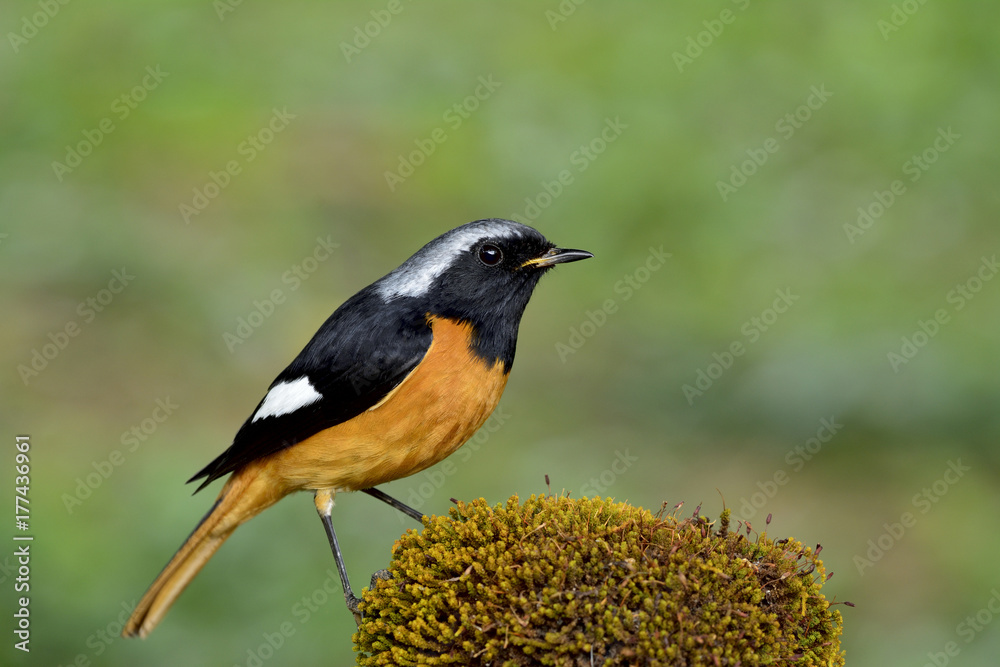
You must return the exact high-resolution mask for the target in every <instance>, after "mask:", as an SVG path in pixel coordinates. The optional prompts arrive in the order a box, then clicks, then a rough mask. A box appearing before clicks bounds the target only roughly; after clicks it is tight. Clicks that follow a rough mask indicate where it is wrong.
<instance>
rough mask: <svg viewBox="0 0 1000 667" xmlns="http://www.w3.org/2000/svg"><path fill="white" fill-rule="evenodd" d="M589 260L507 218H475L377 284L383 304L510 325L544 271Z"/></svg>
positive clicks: (581, 254)
mask: <svg viewBox="0 0 1000 667" xmlns="http://www.w3.org/2000/svg"><path fill="white" fill-rule="evenodd" d="M588 257H593V255H592V254H591V253H589V252H587V251H585V250H569V249H563V248H557V247H556V245H555V244H554V243H552V242H551V241H549V240H547V239H546V238H545V237H544V236H542V234H541V233H540V232H538V231H537V230H536V229H533V228H531V227H528V226H527V225H522V224H521V223H518V222H513V221H511V220H501V219H496V218H494V219H488V220H477V221H475V222H470V223H468V224H465V225H462V226H461V227H456V228H455V229H452V230H451V231H449V232H445V233H444V234H442V235H441V236H439V237H437V238H436V239H434V240H433V241H431V242H430V243H428V244H427V245H425V246H424V247H423V248H421V249H420V250H418V251H417V252H416V253H415V254H414V255H413V256H412V257H410V258H409V259H408V260H406V261H405V262H404V263H403V264H402V265H401V266H400V267H399V268H397V269H396V270H395V271H393V272H392V273H390V274H389V275H387V276H385V277H384V278H382V279H381V280H379V281H378V282H377V283H376V284H375V285H374V287H375V288H376V290H377V291H378V293H379V295H380V296H382V298H383V299H384V300H385V301H387V302H392V301H395V300H397V299H406V298H411V299H415V300H417V301H419V302H421V306H422V307H424V308H426V309H427V310H428V312H430V313H432V314H434V315H440V316H443V317H450V318H455V319H462V320H468V321H471V322H473V323H474V324H477V325H483V324H492V320H493V319H495V318H499V319H502V320H505V321H507V322H508V323H510V321H511V320H513V324H514V326H515V327H516V324H517V321H518V320H519V319H520V317H521V313H522V312H523V311H524V307H525V306H526V305H527V303H528V300H529V299H530V298H531V293H532V291H533V290H534V288H535V285H536V284H537V283H538V280H539V278H541V277H542V274H544V273H545V272H546V271H547V270H548V269H550V268H552V267H553V266H555V265H556V264H563V263H565V262H574V261H577V260H580V259H586V258H588Z"/></svg>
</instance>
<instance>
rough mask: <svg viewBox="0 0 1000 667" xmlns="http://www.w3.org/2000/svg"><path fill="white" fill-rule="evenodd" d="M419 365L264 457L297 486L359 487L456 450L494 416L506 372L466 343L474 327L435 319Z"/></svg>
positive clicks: (269, 469)
mask: <svg viewBox="0 0 1000 667" xmlns="http://www.w3.org/2000/svg"><path fill="white" fill-rule="evenodd" d="M430 322H431V328H432V330H433V333H434V338H433V342H432V343H431V345H430V347H429V348H428V350H427V353H426V355H425V356H424V358H423V360H422V361H421V362H420V364H418V365H417V367H416V368H414V369H413V371H411V372H410V374H409V375H408V376H406V378H405V379H404V380H403V382H401V383H400V384H399V385H398V386H397V387H396V388H395V389H393V390H392V392H390V393H389V395H388V396H386V397H385V398H384V399H382V401H381V402H379V403H378V404H377V405H375V406H373V407H372V408H369V409H368V410H367V411H365V412H362V413H361V414H360V415H358V416H357V417H354V418H353V419H351V420H349V421H346V422H344V423H342V424H338V425H337V426H334V427H332V428H328V429H326V430H324V431H320V432H319V433H317V434H316V435H313V436H312V437H310V438H307V439H306V440H303V441H302V442H299V443H298V444H296V445H293V446H292V447H289V448H288V449H285V450H282V451H281V452H278V453H277V454H274V455H273V456H271V457H268V458H267V459H265V460H264V461H261V464H262V465H263V467H264V468H266V469H267V473H268V475H269V476H273V477H272V478H274V477H276V478H277V479H279V480H281V481H282V482H284V484H285V485H286V487H287V488H288V490H289V491H293V490H296V489H323V488H332V489H335V490H359V489H366V488H368V487H371V486H375V485H377V484H382V483H384V482H388V481H391V480H394V479H399V478H401V477H406V476H408V475H412V474H414V473H416V472H419V471H421V470H423V469H424V468H427V467H428V466H431V465H434V464H435V463H437V462H438V461H441V460H442V459H444V458H445V457H446V456H448V455H449V454H451V453H452V452H454V451H455V450H456V449H458V448H459V447H460V446H461V445H462V444H463V443H464V442H465V441H466V440H468V439H469V438H470V437H472V435H473V434H474V433H475V432H476V429H478V428H479V427H480V426H482V424H483V422H485V421H486V419H487V418H488V417H489V416H490V413H492V412H493V409H494V408H495V407H496V405H497V402H498V401H499V400H500V395H501V394H502V393H503V388H504V386H505V385H506V384H507V375H506V374H505V373H504V372H503V363H501V362H496V363H494V364H492V365H489V364H488V363H486V362H485V361H483V360H482V359H481V358H479V357H477V356H475V355H474V354H473V353H472V350H471V349H470V347H469V342H470V337H471V335H472V329H471V327H470V326H468V325H466V324H459V323H457V322H455V321H454V320H449V319H445V318H431V320H430Z"/></svg>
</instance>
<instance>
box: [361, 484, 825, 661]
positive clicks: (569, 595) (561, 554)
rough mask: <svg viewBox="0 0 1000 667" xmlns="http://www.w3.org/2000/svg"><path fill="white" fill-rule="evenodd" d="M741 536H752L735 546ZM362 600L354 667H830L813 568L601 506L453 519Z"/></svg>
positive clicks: (552, 501)
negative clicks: (644, 666)
mask: <svg viewBox="0 0 1000 667" xmlns="http://www.w3.org/2000/svg"><path fill="white" fill-rule="evenodd" d="M747 532H749V531H747ZM390 572H391V574H392V578H391V579H388V580H384V581H379V582H378V583H377V586H376V588H375V589H374V590H368V591H366V592H365V594H364V602H363V606H362V609H363V610H364V613H365V617H364V620H363V621H362V623H361V626H360V627H359V629H358V632H357V634H355V636H354V640H355V649H356V650H357V651H359V652H360V653H359V656H358V664H360V665H400V666H402V665H416V664H428V665H446V664H454V665H591V664H593V665H636V664H650V665H655V664H661V665H744V666H751V665H775V664H781V665H786V664H787V665H824V666H827V665H843V664H844V657H843V653H842V652H841V651H840V631H841V618H840V613H839V612H837V611H835V610H832V609H831V608H830V603H829V602H828V601H827V600H826V598H824V597H823V595H822V594H821V593H820V586H821V585H822V583H823V581H824V580H825V578H826V577H825V574H824V570H823V565H822V563H821V562H820V560H819V559H818V558H817V557H816V555H815V554H814V553H813V552H812V551H811V550H810V549H807V548H803V546H802V545H801V544H799V543H798V542H796V541H794V540H790V539H789V540H780V541H777V542H774V541H772V540H771V539H769V538H768V537H767V536H766V535H761V536H759V537H758V538H756V540H754V541H750V540H749V539H747V537H746V536H745V535H744V534H742V533H735V532H731V531H730V530H729V510H724V511H723V513H722V516H721V517H720V519H719V521H718V522H710V521H709V520H708V519H706V518H705V517H701V516H698V512H695V516H693V517H690V518H686V519H678V518H677V516H676V515H668V516H665V517H662V518H658V517H655V516H653V515H652V514H651V513H650V512H649V511H647V510H644V509H642V508H637V507H631V506H629V505H626V504H624V503H615V502H613V501H611V500H610V499H609V500H601V499H582V500H571V499H569V498H564V497H554V496H540V497H536V496H532V497H531V498H529V499H528V500H527V501H525V502H524V504H523V505H522V504H520V502H519V500H518V498H517V497H516V496H515V497H513V498H511V499H510V500H508V501H507V503H506V504H505V505H497V506H496V507H490V506H489V505H487V504H486V502H485V501H484V500H477V501H474V502H472V503H468V504H465V503H459V505H458V506H457V507H455V508H452V510H451V513H450V516H447V517H442V516H439V517H433V518H425V519H424V530H423V531H422V532H421V533H417V532H416V531H409V532H408V533H407V534H406V535H404V536H403V537H402V538H401V539H400V540H399V541H398V542H397V543H396V545H395V547H394V548H393V559H392V563H391V566H390Z"/></svg>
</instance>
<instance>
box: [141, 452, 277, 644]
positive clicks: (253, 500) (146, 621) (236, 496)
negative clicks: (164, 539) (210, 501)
mask: <svg viewBox="0 0 1000 667" xmlns="http://www.w3.org/2000/svg"><path fill="white" fill-rule="evenodd" d="M253 468H256V466H249V467H248V468H244V469H242V470H239V471H237V472H235V473H233V475H232V476H231V477H230V478H229V480H228V481H227V482H226V485H225V486H224V487H222V491H221V492H220V493H219V497H218V498H217V499H216V501H215V504H214V505H213V506H212V509H211V510H209V512H208V514H206V515H205V517H204V518H203V519H202V520H201V522H200V523H199V524H198V526H197V527H196V528H195V529H194V532H192V533H191V535H190V536H189V537H188V538H187V541H185V542H184V544H183V545H182V546H181V548H180V549H178V550H177V553H176V554H174V557H173V558H171V559H170V562H169V563H167V566H166V567H165V568H163V571H162V572H160V575H159V576H158V577H156V579H155V580H154V581H153V583H152V585H151V586H150V587H149V590H147V591H146V594H145V595H143V596H142V599H141V600H140V601H139V604H138V605H137V606H136V608H135V611H134V612H132V617H131V618H129V620H128V623H127V624H126V625H125V629H124V630H123V631H122V636H123V637H136V636H138V637H141V638H143V639H144V638H145V637H146V635H148V634H149V633H150V632H152V631H153V628H155V627H156V625H157V624H158V623H159V622H160V620H161V619H162V618H163V617H164V616H165V615H166V613H167V611H168V610H169V609H170V605H172V604H173V603H174V600H176V599H177V596H179V595H180V594H181V592H183V591H184V589H185V588H186V587H187V585H188V584H189V583H191V580H192V579H194V577H195V575H196V574H198V572H199V571H200V570H201V568H202V567H204V566H205V563H207V562H208V559H209V558H211V557H212V555H213V554H214V553H215V551H216V550H217V549H218V548H219V547H220V546H222V543H223V542H225V541H226V539H228V538H229V536H230V535H232V534H233V531H234V530H236V528H238V527H239V526H240V525H241V524H242V523H244V522H246V521H248V520H250V519H252V518H253V517H254V516H256V515H257V514H259V513H260V512H262V511H263V510H265V509H267V508H268V507H270V506H271V505H273V504H274V503H276V502H277V501H278V500H280V499H281V498H282V497H283V496H284V495H285V493H287V492H282V491H278V490H276V489H275V488H274V487H275V486H277V485H272V484H269V483H267V481H266V480H265V479H264V478H265V477H266V475H261V474H259V473H260V472H261V471H260V470H259V469H255V470H252V471H251V469H253Z"/></svg>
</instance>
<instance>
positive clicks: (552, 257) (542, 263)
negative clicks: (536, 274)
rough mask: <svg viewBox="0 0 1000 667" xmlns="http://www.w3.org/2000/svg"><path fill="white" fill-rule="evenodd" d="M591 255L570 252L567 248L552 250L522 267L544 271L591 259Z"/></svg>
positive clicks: (582, 251)
mask: <svg viewBox="0 0 1000 667" xmlns="http://www.w3.org/2000/svg"><path fill="white" fill-rule="evenodd" d="M593 256H594V255H593V253H589V252H587V251H586V250H571V249H569V248H552V249H551V250H549V251H548V252H547V253H545V254H544V255H542V256H541V257H536V258H534V259H529V260H528V261H527V262H525V263H524V265H523V266H533V267H535V268H538V269H545V268H548V267H550V266H555V265H556V264H565V263H566V262H576V261H579V260H581V259H587V258H588V257H593Z"/></svg>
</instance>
